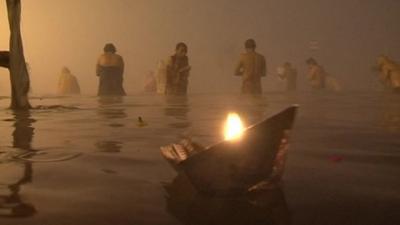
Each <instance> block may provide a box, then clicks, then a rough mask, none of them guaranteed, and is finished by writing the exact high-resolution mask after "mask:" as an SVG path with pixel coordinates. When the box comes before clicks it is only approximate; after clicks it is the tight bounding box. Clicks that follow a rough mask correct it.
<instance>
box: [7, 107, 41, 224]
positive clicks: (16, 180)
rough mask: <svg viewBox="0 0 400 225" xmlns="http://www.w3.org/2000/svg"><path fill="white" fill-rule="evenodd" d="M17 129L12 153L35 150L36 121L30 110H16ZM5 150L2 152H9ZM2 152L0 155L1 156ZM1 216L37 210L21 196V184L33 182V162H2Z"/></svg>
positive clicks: (30, 212) (28, 213) (32, 212)
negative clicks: (33, 146)
mask: <svg viewBox="0 0 400 225" xmlns="http://www.w3.org/2000/svg"><path fill="white" fill-rule="evenodd" d="M14 116H15V124H14V126H15V130H14V132H13V134H12V136H13V149H10V151H14V152H12V153H11V154H19V155H22V154H27V153H29V152H32V151H34V150H33V149H32V147H31V142H32V138H33V134H34V128H33V127H32V126H31V125H32V123H33V122H34V120H33V119H31V118H30V113H29V111H24V112H15V113H14ZM8 153H10V152H3V153H1V154H8ZM1 154H0V156H1ZM0 170H1V171H2V173H1V174H0V190H1V192H0V216H6V217H27V216H32V215H33V214H34V213H35V212H36V210H35V208H34V206H33V205H31V204H29V203H26V202H24V199H23V198H21V196H20V194H19V193H20V190H21V186H22V185H24V184H26V183H30V182H32V173H33V168H32V163H31V162H28V161H21V160H6V161H2V162H1V163H0Z"/></svg>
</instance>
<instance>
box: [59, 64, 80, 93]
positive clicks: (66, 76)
mask: <svg viewBox="0 0 400 225" xmlns="http://www.w3.org/2000/svg"><path fill="white" fill-rule="evenodd" d="M57 93H58V94H59V95H79V94H80V93H81V89H80V87H79V83H78V79H76V77H75V76H74V75H72V74H71V71H70V70H69V69H68V68H67V67H63V68H62V70H61V75H60V78H59V80H58V90H57Z"/></svg>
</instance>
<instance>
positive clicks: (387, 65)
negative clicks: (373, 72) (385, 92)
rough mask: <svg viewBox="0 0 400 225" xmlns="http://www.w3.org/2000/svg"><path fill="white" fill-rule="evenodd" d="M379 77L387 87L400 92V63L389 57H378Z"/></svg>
mask: <svg viewBox="0 0 400 225" xmlns="http://www.w3.org/2000/svg"><path fill="white" fill-rule="evenodd" d="M378 70H379V72H380V73H379V78H380V80H381V82H382V83H383V84H384V85H385V87H386V88H388V89H392V90H394V91H396V92H400V65H399V64H397V63H396V62H395V61H393V60H392V59H390V58H389V57H387V56H385V55H382V56H379V57H378Z"/></svg>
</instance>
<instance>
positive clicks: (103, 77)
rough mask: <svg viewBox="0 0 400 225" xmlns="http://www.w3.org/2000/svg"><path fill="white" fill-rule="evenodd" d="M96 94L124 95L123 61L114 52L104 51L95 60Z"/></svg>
mask: <svg viewBox="0 0 400 225" xmlns="http://www.w3.org/2000/svg"><path fill="white" fill-rule="evenodd" d="M96 74H97V76H98V77H99V80H100V81H99V89H98V95H99V96H105V95H119V96H122V95H126V93H125V90H124V88H123V74H124V61H123V59H122V57H121V56H120V55H118V54H115V53H104V54H103V55H101V56H100V58H99V59H98V61H97V68H96Z"/></svg>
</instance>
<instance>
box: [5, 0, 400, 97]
mask: <svg viewBox="0 0 400 225" xmlns="http://www.w3.org/2000/svg"><path fill="white" fill-rule="evenodd" d="M22 6H23V10H22V32H23V39H24V47H25V54H26V60H27V62H28V63H29V65H30V68H31V83H32V94H33V95H44V94H54V93H55V92H56V85H57V80H58V76H59V74H60V71H61V68H62V67H63V66H67V67H69V68H70V69H71V71H72V73H73V74H74V75H76V76H77V78H78V79H79V81H80V85H81V89H82V92H83V93H84V94H87V95H94V94H96V89H97V82H98V80H97V77H96V76H95V63H96V60H97V57H98V56H99V55H100V54H101V53H102V49H103V46H104V44H105V43H106V42H113V43H114V44H115V45H116V46H117V49H118V53H119V54H121V55H122V56H123V57H124V60H125V64H126V72H125V85H124V86H125V89H126V90H127V92H128V94H132V93H136V92H140V91H141V90H142V87H143V82H144V77H145V75H146V74H147V73H148V71H150V70H155V69H156V66H157V62H158V60H160V59H166V58H167V57H168V56H169V55H172V54H173V52H174V48H175V44H176V43H177V42H180V41H183V42H186V43H187V44H188V46H189V58H190V63H191V65H192V68H193V70H192V73H191V77H190V84H189V92H191V93H198V92H221V91H224V92H239V87H240V78H238V77H234V76H233V67H234V65H235V64H236V61H237V60H238V56H239V54H240V53H241V52H242V51H243V42H244V41H245V40H246V39H247V38H254V39H255V40H256V41H257V44H258V48H257V51H258V52H260V53H262V54H264V55H265V57H266V59H267V64H268V70H269V76H268V77H267V78H266V79H264V80H263V85H264V90H265V91H276V90H282V89H283V87H284V84H282V83H280V82H279V81H278V79H276V76H275V74H276V72H275V71H276V67H277V66H279V65H280V64H282V63H283V62H285V61H291V62H293V64H294V65H295V66H296V67H297V69H298V71H299V75H300V76H299V80H300V87H299V88H300V89H302V90H307V89H308V86H307V83H306V81H305V76H304V74H305V72H306V68H305V65H304V61H305V59H306V58H308V57H310V56H314V57H315V58H316V59H317V60H318V61H319V62H320V63H321V64H322V65H323V66H324V67H325V69H326V70H327V71H328V72H329V73H330V74H332V75H334V76H336V77H337V79H338V80H339V81H340V82H341V83H342V85H343V86H344V88H345V89H346V90H374V89H379V88H380V86H379V83H378V80H377V79H376V78H375V76H374V73H373V72H372V70H371V67H372V66H373V64H374V63H375V59H376V57H377V56H378V55H380V54H387V55H389V56H391V57H393V58H394V59H396V60H399V59H400V41H399V40H400V39H399V37H400V26H399V24H398V22H399V21H400V1H397V0H384V1H376V0H364V1H362V0H339V1H328V0H303V1H296V0H291V1H289V0H273V1H272V0H271V1H269V0H235V1H232V0H212V1H211V0H203V1H199V0H169V1H166V0H112V1H111V0H68V1H66V0H64V1H63V0H57V1H54V0H22ZM0 12H1V13H0V49H2V50H6V49H8V38H9V31H8V24H7V13H6V5H5V1H3V2H2V3H1V4H0ZM312 40H316V41H317V42H318V46H319V50H317V51H312V50H310V44H309V43H310V41H312ZM9 86H10V85H9V75H8V71H7V70H5V69H0V94H1V95H6V94H9Z"/></svg>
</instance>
